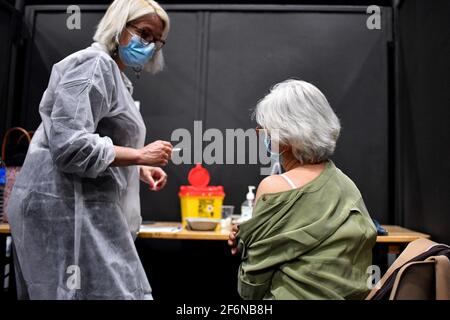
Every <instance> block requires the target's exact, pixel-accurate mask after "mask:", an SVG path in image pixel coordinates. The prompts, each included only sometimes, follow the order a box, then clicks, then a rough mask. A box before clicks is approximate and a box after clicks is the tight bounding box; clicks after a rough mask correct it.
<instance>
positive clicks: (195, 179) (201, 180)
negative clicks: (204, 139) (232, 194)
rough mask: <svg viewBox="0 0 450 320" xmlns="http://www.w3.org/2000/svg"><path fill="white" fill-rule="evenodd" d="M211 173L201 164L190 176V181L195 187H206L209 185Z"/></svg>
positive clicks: (192, 170)
mask: <svg viewBox="0 0 450 320" xmlns="http://www.w3.org/2000/svg"><path fill="white" fill-rule="evenodd" d="M209 178H210V177H209V172H208V170H206V169H205V168H203V167H202V165H201V164H200V163H197V164H196V165H195V168H192V169H191V170H190V171H189V174H188V181H189V183H190V184H191V185H192V186H194V187H206V186H207V185H208V183H209Z"/></svg>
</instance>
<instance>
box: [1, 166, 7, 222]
mask: <svg viewBox="0 0 450 320" xmlns="http://www.w3.org/2000/svg"><path fill="white" fill-rule="evenodd" d="M5 185H6V165H5V163H4V162H3V161H2V158H0V217H1V216H2V215H3V209H4V208H3V199H4V195H3V192H4V191H5Z"/></svg>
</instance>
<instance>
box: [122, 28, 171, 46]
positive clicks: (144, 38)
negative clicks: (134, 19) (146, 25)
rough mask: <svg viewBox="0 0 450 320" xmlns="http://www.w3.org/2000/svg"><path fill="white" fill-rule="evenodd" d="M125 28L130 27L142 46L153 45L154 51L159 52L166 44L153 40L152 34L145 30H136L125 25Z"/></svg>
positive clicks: (162, 41)
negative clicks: (135, 32) (134, 31)
mask: <svg viewBox="0 0 450 320" xmlns="http://www.w3.org/2000/svg"><path fill="white" fill-rule="evenodd" d="M127 27H132V28H133V29H134V30H136V31H137V33H138V34H137V35H138V36H139V40H140V42H141V43H142V45H144V46H148V45H149V44H150V43H154V44H155V48H156V50H161V48H162V47H164V45H165V44H166V42H165V41H164V40H162V39H155V38H154V36H153V34H152V33H151V32H149V31H147V30H146V29H141V28H138V27H136V26H135V25H133V24H127Z"/></svg>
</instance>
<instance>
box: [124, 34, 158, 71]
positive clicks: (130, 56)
mask: <svg viewBox="0 0 450 320" xmlns="http://www.w3.org/2000/svg"><path fill="white" fill-rule="evenodd" d="M130 33H131V32H130ZM131 34H132V33H131ZM154 54H155V44H154V43H153V42H152V43H150V44H148V45H145V44H143V43H142V42H141V40H140V38H139V37H138V36H137V35H135V34H132V37H131V39H130V42H128V44H127V45H126V46H122V45H119V57H120V59H121V60H122V62H123V63H124V64H125V65H126V66H129V67H133V68H143V67H144V66H145V65H146V64H147V62H148V61H149V60H150V59H151V58H152V57H153V55H154Z"/></svg>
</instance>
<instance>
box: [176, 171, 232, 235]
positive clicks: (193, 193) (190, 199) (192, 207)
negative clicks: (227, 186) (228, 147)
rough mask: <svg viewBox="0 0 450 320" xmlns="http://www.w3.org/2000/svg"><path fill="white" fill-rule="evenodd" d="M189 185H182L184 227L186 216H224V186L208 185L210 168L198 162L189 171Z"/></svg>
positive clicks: (181, 199) (212, 217)
mask: <svg viewBox="0 0 450 320" xmlns="http://www.w3.org/2000/svg"><path fill="white" fill-rule="evenodd" d="M188 181H189V183H190V185H189V186H181V187H180V192H179V194H178V195H179V196H180V202H181V219H182V223H183V227H185V226H186V218H211V219H221V218H222V202H223V199H224V198H225V193H224V191H223V186H208V183H209V181H210V176H209V172H208V170H206V169H205V168H204V167H202V165H201V164H199V163H198V164H197V165H196V166H195V167H194V168H192V169H191V170H190V171H189V174H188Z"/></svg>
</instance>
